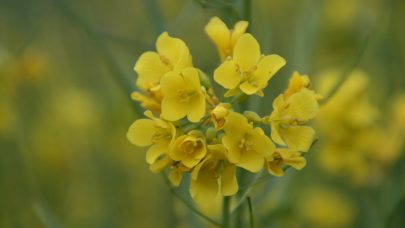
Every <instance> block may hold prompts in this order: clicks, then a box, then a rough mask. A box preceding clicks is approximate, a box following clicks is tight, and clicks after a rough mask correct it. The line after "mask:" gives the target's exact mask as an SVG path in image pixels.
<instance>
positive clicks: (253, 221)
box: [246, 197, 255, 228]
mask: <svg viewBox="0 0 405 228" xmlns="http://www.w3.org/2000/svg"><path fill="white" fill-rule="evenodd" d="M246 201H247V204H248V208H249V220H250V228H254V227H255V220H254V217H253V207H252V200H251V199H250V197H248V198H246Z"/></svg>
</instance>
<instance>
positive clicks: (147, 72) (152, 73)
mask: <svg viewBox="0 0 405 228" xmlns="http://www.w3.org/2000/svg"><path fill="white" fill-rule="evenodd" d="M134 70H135V72H136V73H137V74H138V79H137V82H136V84H137V86H138V87H140V88H142V89H147V87H148V86H149V85H151V84H152V85H153V84H157V83H159V81H160V79H161V78H162V77H163V75H164V74H165V73H166V72H168V71H169V70H170V68H169V67H168V66H167V65H165V64H164V63H163V62H162V61H161V59H160V56H159V54H157V53H156V52H151V51H149V52H145V53H143V54H142V55H141V56H140V57H139V59H138V61H137V62H136V63H135V66H134Z"/></svg>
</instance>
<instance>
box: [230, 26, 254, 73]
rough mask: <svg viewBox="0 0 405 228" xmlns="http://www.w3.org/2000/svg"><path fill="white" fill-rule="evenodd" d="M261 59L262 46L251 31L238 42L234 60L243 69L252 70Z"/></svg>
mask: <svg viewBox="0 0 405 228" xmlns="http://www.w3.org/2000/svg"><path fill="white" fill-rule="evenodd" d="M259 59H260V46H259V43H258V42H257V40H256V39H255V38H254V37H253V36H252V35H250V34H249V33H246V34H243V35H242V36H241V37H240V38H239V39H238V41H237V42H236V45H235V49H234V51H233V60H234V61H235V62H236V63H237V64H238V65H239V67H240V68H241V70H242V71H251V70H252V69H253V68H254V67H255V66H256V64H257V62H258V61H259Z"/></svg>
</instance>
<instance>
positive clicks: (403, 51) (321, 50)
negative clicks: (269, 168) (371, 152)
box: [0, 0, 405, 227]
mask: <svg viewBox="0 0 405 228" xmlns="http://www.w3.org/2000/svg"><path fill="white" fill-rule="evenodd" d="M251 2H252V11H251V19H252V21H251V24H250V28H251V33H252V34H254V35H255V37H256V38H257V39H258V40H259V42H260V44H261V48H262V52H263V53H277V54H279V55H281V56H283V57H284V58H285V59H286V60H287V65H286V67H284V68H283V69H282V70H281V71H280V72H279V73H278V74H277V75H276V77H275V78H274V79H272V81H271V83H270V86H269V87H268V88H266V91H265V94H266V96H267V97H266V100H262V101H261V102H259V99H258V98H252V99H251V102H250V106H249V108H250V109H252V110H256V111H258V112H259V113H260V114H262V115H263V114H268V113H269V112H270V111H271V102H272V99H273V98H274V97H275V96H276V95H277V94H279V93H280V92H282V91H283V90H284V88H285V87H286V84H287V81H288V78H289V76H290V75H291V73H292V72H293V71H294V70H298V71H299V72H300V73H303V74H309V76H310V77H311V78H312V79H313V81H314V82H316V81H317V78H319V77H321V75H322V72H324V71H326V70H331V69H332V70H342V69H343V70H344V69H347V68H348V67H350V64H351V63H352V62H353V61H354V60H353V59H355V56H356V55H358V54H359V53H358V52H359V47H360V46H361V45H363V44H364V42H365V38H366V37H367V36H368V37H369V39H368V43H367V47H366V50H365V52H364V54H363V55H362V56H361V60H360V62H359V64H358V67H359V68H361V69H362V70H363V71H364V72H365V73H367V75H368V77H369V86H368V88H367V90H368V94H369V100H370V102H371V103H372V105H373V106H374V107H375V108H376V109H377V110H379V112H380V114H379V119H378V121H377V122H378V123H377V124H378V125H379V126H381V127H382V128H384V126H387V125H388V122H389V121H390V119H391V117H390V114H389V113H390V111H389V110H390V107H391V104H392V102H393V101H394V100H395V99H396V97H398V96H399V94H401V93H404V92H405V62H404V59H405V30H404V29H403V22H404V21H405V14H404V12H405V3H404V2H403V1H401V0H325V1H321V0H284V1H281V0H252V1H251ZM242 8H243V4H242V1H238V0H173V1H171V0H132V1H126V0H125V1H105V0H102V1H100V0H99V1H95V0H92V1H77V0H76V1H74V0H73V1H67V0H35V1H33V0H32V1H30V0H0V205H1V209H0V227H190V226H193V227H205V226H206V224H205V223H200V221H199V220H198V219H196V217H195V216H193V215H192V212H190V211H187V209H186V208H185V207H184V206H182V205H181V203H179V201H178V200H177V199H175V198H174V197H173V196H172V195H171V194H170V192H169V190H168V188H167V187H166V186H165V184H164V182H163V181H162V179H161V177H160V175H155V174H153V173H151V172H150V171H149V168H148V166H147V164H146V162H145V158H144V157H145V155H144V154H145V150H144V149H140V148H136V147H134V146H132V145H130V143H129V142H128V141H127V139H126V137H125V134H126V131H127V129H128V127H129V126H130V124H131V123H132V122H133V121H134V120H135V119H136V118H138V117H140V116H141V115H140V114H141V113H140V112H139V110H137V109H136V108H135V109H134V107H137V106H136V105H135V104H134V103H133V102H132V101H130V92H131V91H132V90H134V81H135V73H134V72H133V69H132V68H133V65H134V63H135V61H136V59H137V58H138V57H139V56H140V54H141V53H142V52H144V51H146V50H154V43H155V39H156V37H157V36H158V35H159V34H160V33H161V32H163V31H168V32H169V33H170V34H171V35H172V36H174V37H179V38H181V39H183V40H184V41H185V42H186V43H187V45H188V46H189V48H190V51H191V53H192V55H193V62H194V65H195V66H197V67H199V68H201V69H203V70H204V71H205V72H206V73H208V74H212V72H213V70H214V69H215V67H216V66H217V65H218V64H219V58H218V56H217V52H216V49H215V46H214V45H213V44H212V43H211V42H210V40H209V39H208V37H207V36H206V34H204V26H205V24H206V23H207V22H208V20H209V19H210V18H211V16H214V15H215V16H219V17H221V18H222V19H223V20H224V21H226V22H227V23H228V25H229V26H232V25H233V23H235V22H236V21H237V20H238V19H240V17H241V15H242V12H243V9H242ZM349 86H350V85H349ZM315 87H316V83H315ZM354 99H355V98H354ZM402 110H403V109H402ZM404 113H405V112H402V114H404ZM364 115H368V114H367V113H365V114H364ZM399 115H400V117H402V118H405V114H404V116H401V114H399ZM399 119H401V118H399ZM402 124H403V122H402ZM393 125H396V124H395V123H394V124H393ZM398 125H399V124H398ZM402 132H404V131H402ZM365 143H366V144H367V143H368V142H365ZM322 145H323V144H322V134H320V136H319V143H318V144H317V145H316V146H315V148H314V149H313V150H311V152H310V153H309V155H308V156H307V159H308V166H307V167H306V168H305V169H304V170H303V171H301V172H297V171H293V170H289V172H287V175H286V176H285V177H284V178H280V179H277V178H273V179H271V180H270V181H269V182H268V183H266V184H262V185H260V186H259V187H258V188H257V189H256V192H255V196H254V198H253V199H254V211H255V215H256V217H257V224H258V227H270V226H271V227H401V225H402V226H405V220H404V218H403V215H404V214H405V159H404V156H401V151H403V147H402V144H401V147H400V148H401V149H398V151H397V153H398V154H399V155H398V156H397V157H396V158H395V160H393V161H390V162H389V164H388V165H387V164H385V165H383V166H378V169H377V171H376V170H375V167H374V166H373V167H374V168H372V170H368V169H367V170H366V172H368V173H370V174H371V175H367V176H372V177H373V178H371V179H372V180H373V181H369V180H370V178H369V179H368V181H365V182H367V184H358V183H357V184H356V183H353V182H352V181H351V180H350V173H349V174H347V175H348V176H349V177H348V176H345V175H340V176H339V175H330V174H327V173H326V172H324V171H323V170H322V168H321V167H320V166H319V165H317V162H316V161H317V159H316V157H317V156H318V154H319V153H321V152H322V151H323V150H322ZM341 159H344V157H343V158H341ZM377 163H378V162H377ZM376 176H378V178H376ZM374 179H377V180H376V181H374ZM370 182H372V183H371V184H370ZM265 193H266V194H265ZM311 197H312V198H311ZM308 211H312V212H313V213H312V214H310V213H307V212H308ZM342 211H343V212H342ZM342 221H343V222H342ZM245 222H246V221H241V223H240V226H242V227H243V226H244V224H245Z"/></svg>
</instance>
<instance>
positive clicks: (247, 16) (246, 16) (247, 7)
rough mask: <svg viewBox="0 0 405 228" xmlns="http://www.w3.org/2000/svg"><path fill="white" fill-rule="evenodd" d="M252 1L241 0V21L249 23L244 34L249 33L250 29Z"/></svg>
mask: <svg viewBox="0 0 405 228" xmlns="http://www.w3.org/2000/svg"><path fill="white" fill-rule="evenodd" d="M251 12H252V1H251V0H243V14H242V15H243V20H245V21H247V22H249V27H248V28H247V30H246V32H250V30H251V27H252V14H251Z"/></svg>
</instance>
